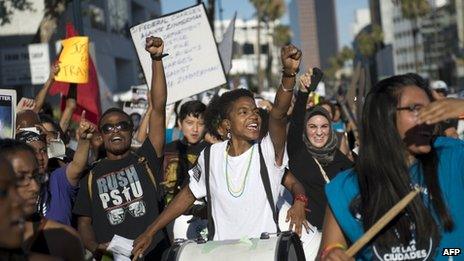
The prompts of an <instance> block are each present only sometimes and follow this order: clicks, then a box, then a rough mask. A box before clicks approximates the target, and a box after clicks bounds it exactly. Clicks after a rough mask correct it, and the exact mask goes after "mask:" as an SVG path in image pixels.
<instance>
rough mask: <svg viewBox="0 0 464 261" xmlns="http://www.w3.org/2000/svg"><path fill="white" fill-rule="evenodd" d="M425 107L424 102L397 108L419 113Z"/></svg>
mask: <svg viewBox="0 0 464 261" xmlns="http://www.w3.org/2000/svg"><path fill="white" fill-rule="evenodd" d="M423 107H424V105H422V104H411V105H409V106H405V107H398V108H396V110H397V111H406V110H408V111H410V112H414V113H418V112H419V111H420V110H421V109H422V108H423Z"/></svg>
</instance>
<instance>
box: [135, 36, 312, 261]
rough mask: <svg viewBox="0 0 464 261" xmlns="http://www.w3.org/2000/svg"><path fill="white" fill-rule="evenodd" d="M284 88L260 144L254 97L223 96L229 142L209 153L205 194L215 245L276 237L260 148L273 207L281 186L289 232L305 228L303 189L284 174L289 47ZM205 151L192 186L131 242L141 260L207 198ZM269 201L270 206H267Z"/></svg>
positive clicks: (294, 54)
mask: <svg viewBox="0 0 464 261" xmlns="http://www.w3.org/2000/svg"><path fill="white" fill-rule="evenodd" d="M281 59H282V65H283V70H282V84H281V85H280V87H279V89H278V91H277V95H276V98H275V102H274V104H275V105H274V107H273V108H272V110H271V112H270V116H269V133H268V134H267V135H266V136H265V137H264V138H263V139H262V140H261V141H260V142H259V133H260V127H261V117H260V116H259V114H258V108H257V107H256V104H255V100H254V98H253V94H252V93H251V92H249V91H247V90H243V89H238V90H233V91H231V92H228V93H225V94H223V95H222V96H221V98H220V100H221V102H219V104H220V107H221V108H219V110H218V111H219V114H220V118H219V119H220V121H221V123H222V125H223V126H225V129H226V131H227V137H228V140H226V141H224V142H220V143H216V144H213V145H212V146H211V148H210V158H209V159H210V160H209V162H210V164H209V189H210V195H211V202H208V203H209V204H211V216H212V218H213V220H214V240H227V239H239V238H242V237H259V236H260V235H261V233H262V232H270V233H273V232H276V230H277V228H276V223H275V221H274V217H273V209H271V204H272V203H270V201H271V200H269V201H268V198H267V193H266V191H265V188H264V186H263V183H264V182H263V180H262V178H261V174H262V173H261V169H260V168H261V164H260V154H259V146H261V151H262V154H261V155H262V157H263V159H264V163H265V166H266V169H267V175H268V176H269V183H270V190H271V191H272V198H273V203H274V204H273V205H274V207H273V208H274V209H275V202H277V197H278V190H279V186H280V184H283V185H284V186H285V187H286V188H287V189H288V190H289V191H290V192H291V193H292V194H293V197H294V199H295V200H294V204H293V206H292V207H291V208H290V210H289V211H288V213H287V219H290V220H291V222H290V229H293V226H295V231H296V232H297V233H298V234H301V227H302V225H304V226H305V227H306V228H307V227H308V223H307V221H306V220H305V208H306V205H307V201H308V199H307V198H306V196H305V191H304V188H303V186H302V185H301V184H300V183H299V182H298V181H297V180H296V179H295V178H294V176H293V175H292V174H291V173H287V174H286V175H284V173H285V167H286V166H287V161H288V158H287V155H286V151H285V143H286V126H287V119H286V116H287V111H288V109H289V107H290V102H291V99H292V94H293V87H294V85H295V76H296V74H297V72H298V67H299V64H300V60H301V51H300V50H298V49H297V48H296V47H295V46H293V45H289V46H285V47H283V48H282V51H281ZM204 155H205V150H204V151H203V152H202V153H201V154H200V157H199V159H198V163H197V165H196V166H195V167H194V168H192V169H191V170H190V171H189V175H190V183H189V185H188V186H185V187H184V188H183V189H182V190H181V191H180V192H179V193H178V194H177V196H176V197H175V198H174V199H173V201H172V202H171V204H169V206H168V207H167V209H166V210H165V211H163V213H161V215H160V216H159V217H158V218H157V219H156V220H155V221H154V222H153V223H152V224H151V225H150V226H149V227H148V229H147V230H146V231H145V232H144V233H143V234H142V235H140V236H139V237H138V238H137V239H136V240H135V242H134V249H133V251H132V253H133V254H134V256H138V257H140V256H143V253H144V251H145V249H146V248H147V247H148V246H149V245H150V242H151V241H152V238H153V237H154V236H155V235H156V233H158V232H159V231H160V230H161V229H162V228H163V227H164V226H166V225H167V224H168V223H169V222H171V221H172V220H174V219H175V218H176V217H178V216H180V215H181V214H183V213H184V212H185V211H186V210H188V208H189V207H190V206H191V205H192V204H193V202H194V201H195V199H196V198H202V197H205V196H206V195H207V193H206V190H207V189H206V187H207V185H206V182H205V156H204ZM271 202H272V201H271Z"/></svg>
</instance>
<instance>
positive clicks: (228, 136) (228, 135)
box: [227, 130, 232, 140]
mask: <svg viewBox="0 0 464 261" xmlns="http://www.w3.org/2000/svg"><path fill="white" fill-rule="evenodd" d="M227 139H228V140H230V139H232V133H230V130H227Z"/></svg>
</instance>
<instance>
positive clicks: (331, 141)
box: [303, 106, 338, 166]
mask: <svg viewBox="0 0 464 261" xmlns="http://www.w3.org/2000/svg"><path fill="white" fill-rule="evenodd" d="M316 115H321V116H323V117H325V118H326V119H327V120H328V121H329V138H328V140H327V143H326V144H325V145H324V146H323V147H322V148H317V147H315V146H314V145H313V144H312V143H311V142H310V141H309V138H308V135H307V134H306V126H307V124H308V120H309V119H310V118H311V117H313V116H316ZM331 122H332V121H331V117H330V114H329V112H328V111H327V110H326V109H324V107H322V106H316V107H312V108H311V109H309V110H307V111H306V114H305V119H304V126H305V128H304V131H303V142H304V144H305V146H306V150H307V151H308V152H309V153H310V154H311V155H312V156H313V157H314V159H316V160H317V161H318V162H319V163H320V164H321V165H322V166H325V165H327V164H329V163H330V162H332V161H333V159H334V156H335V151H336V150H337V143H338V139H337V135H336V134H335V132H334V131H333V129H332V124H331Z"/></svg>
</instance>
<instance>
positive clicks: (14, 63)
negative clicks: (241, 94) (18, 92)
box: [0, 43, 50, 86]
mask: <svg viewBox="0 0 464 261" xmlns="http://www.w3.org/2000/svg"><path fill="white" fill-rule="evenodd" d="M0 64H1V65H2V66H1V68H0V82H1V84H2V85H6V86H15V85H23V84H24V85H29V84H44V83H45V82H46V81H47V79H48V76H49V75H50V52H49V47H48V44H46V43H42V44H29V45H28V46H25V47H14V48H8V47H7V48H2V49H1V50H0Z"/></svg>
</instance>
